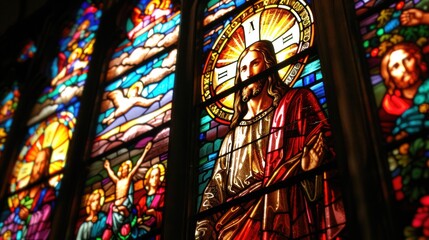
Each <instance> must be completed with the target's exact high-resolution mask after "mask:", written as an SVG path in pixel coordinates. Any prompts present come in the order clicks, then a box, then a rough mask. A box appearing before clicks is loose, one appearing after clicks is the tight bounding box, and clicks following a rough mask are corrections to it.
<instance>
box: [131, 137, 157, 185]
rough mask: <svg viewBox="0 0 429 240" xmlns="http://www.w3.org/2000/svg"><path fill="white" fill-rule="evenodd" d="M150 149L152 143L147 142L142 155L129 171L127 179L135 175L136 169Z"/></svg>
mask: <svg viewBox="0 0 429 240" xmlns="http://www.w3.org/2000/svg"><path fill="white" fill-rule="evenodd" d="M151 148H152V142H148V143H147V145H146V147H145V149H144V152H143V154H142V155H141V156H140V158H139V160H138V161H137V163H136V165H135V166H134V167H133V169H132V170H131V172H130V174H129V175H128V176H129V177H132V176H133V175H134V174H135V173H136V171H137V169H138V168H139V166H140V165H141V164H142V162H143V160H144V158H145V156H146V154H147V152H149V150H150V149H151Z"/></svg>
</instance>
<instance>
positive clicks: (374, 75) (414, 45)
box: [357, 0, 429, 238]
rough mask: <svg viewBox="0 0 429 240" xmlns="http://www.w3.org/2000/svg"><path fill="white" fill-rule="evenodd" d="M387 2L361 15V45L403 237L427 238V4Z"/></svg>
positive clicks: (428, 178)
mask: <svg viewBox="0 0 429 240" xmlns="http://www.w3.org/2000/svg"><path fill="white" fill-rule="evenodd" d="M371 2H372V1H371ZM385 2H386V3H385V4H383V5H377V4H375V5H370V6H371V7H372V8H369V9H368V12H369V13H370V14H366V15H360V18H359V24H360V30H361V35H362V44H363V49H364V51H365V58H366V60H367V65H368V69H369V75H370V83H371V85H372V88H373V91H374V96H375V105H376V107H377V111H378V116H379V121H380V130H381V135H382V138H383V141H384V143H385V149H386V152H387V159H386V161H387V164H388V166H389V170H390V174H391V183H392V188H393V191H394V198H395V200H396V205H397V208H395V210H396V211H397V212H396V214H398V215H399V216H400V217H399V218H398V219H399V220H398V221H399V226H401V227H402V229H403V234H404V237H405V238H428V237H429V234H428V227H427V226H426V225H425V224H424V220H423V219H426V218H427V216H428V214H429V212H428V211H427V209H428V208H427V206H428V201H427V198H428V196H429V184H428V183H429V181H428V180H429V167H428V166H429V165H428V150H429V147H428V145H427V144H428V137H427V136H428V131H427V130H428V126H429V125H428V121H427V114H426V112H427V106H429V105H428V100H427V96H428V92H429V88H428V86H429V85H428V84H429V82H428V81H427V80H426V79H427V77H428V70H427V62H428V58H427V56H428V53H429V48H428V37H429V34H428V33H429V25H428V24H429V13H428V12H427V10H428V7H429V5H428V3H427V1H419V0H415V1H385ZM357 7H358V6H357ZM357 10H358V13H359V10H360V9H359V8H358V9H357ZM369 10H371V11H369Z"/></svg>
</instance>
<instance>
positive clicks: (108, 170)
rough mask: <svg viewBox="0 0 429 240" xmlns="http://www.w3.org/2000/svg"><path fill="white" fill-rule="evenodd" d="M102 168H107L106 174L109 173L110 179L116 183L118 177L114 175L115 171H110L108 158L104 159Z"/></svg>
mask: <svg viewBox="0 0 429 240" xmlns="http://www.w3.org/2000/svg"><path fill="white" fill-rule="evenodd" d="M104 168H105V169H106V170H107V174H109V177H110V179H112V181H113V182H114V183H117V182H118V181H119V179H118V178H117V177H116V175H115V173H114V172H113V171H112V168H110V162H109V160H106V161H104Z"/></svg>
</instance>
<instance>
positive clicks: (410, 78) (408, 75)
mask: <svg viewBox="0 0 429 240" xmlns="http://www.w3.org/2000/svg"><path fill="white" fill-rule="evenodd" d="M388 69H389V72H390V75H391V77H392V80H393V82H394V83H395V86H396V87H397V88H399V89H407V88H410V87H412V86H414V85H415V84H416V83H418V82H419V76H420V69H419V66H418V63H417V60H416V58H415V57H414V55H412V54H411V53H409V52H407V51H405V50H403V49H398V50H396V51H393V52H392V53H391V54H390V61H389V63H388Z"/></svg>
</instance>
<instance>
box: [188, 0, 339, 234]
mask: <svg viewBox="0 0 429 240" xmlns="http://www.w3.org/2000/svg"><path fill="white" fill-rule="evenodd" d="M227 13H228V14H227ZM203 16H204V17H203V18H204V27H202V29H201V36H202V39H199V44H200V45H201V46H202V47H201V49H202V55H203V57H202V61H203V64H202V69H201V74H200V79H199V81H200V86H201V92H200V93H201V104H200V105H199V106H198V108H197V109H202V110H201V112H200V135H199V142H200V151H199V162H198V166H199V168H198V184H199V186H198V200H197V203H198V213H197V217H196V218H197V223H196V231H195V234H196V237H197V238H199V239H224V238H228V239H262V238H263V239H265V238H266V239H271V238H272V239H274V238H276V239H277V238H279V239H280V238H281V239H283V238H284V239H289V238H290V239H298V238H311V239H312V238H320V239H332V238H336V237H342V235H343V234H344V231H345V224H346V217H345V212H344V208H343V203H342V198H341V192H340V191H339V190H338V187H339V185H338V181H339V179H338V176H337V174H336V170H335V168H334V167H333V163H334V162H335V161H336V159H335V158H334V155H335V151H334V149H333V146H332V140H333V136H332V134H331V130H330V129H331V126H330V124H329V118H328V110H327V99H326V95H325V81H327V79H325V78H324V77H323V75H322V72H321V66H320V60H319V59H318V56H317V54H316V50H315V31H314V28H315V26H314V24H315V23H314V18H313V13H312V10H311V1H307V2H306V1H281V0H272V1H209V2H208V3H207V5H206V6H205V8H204V14H203ZM309 152H311V153H312V154H313V153H314V155H313V156H312V157H310V155H309Z"/></svg>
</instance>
